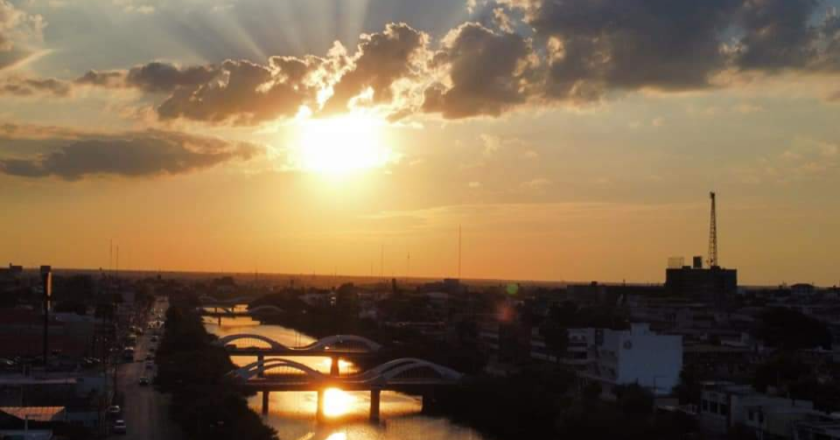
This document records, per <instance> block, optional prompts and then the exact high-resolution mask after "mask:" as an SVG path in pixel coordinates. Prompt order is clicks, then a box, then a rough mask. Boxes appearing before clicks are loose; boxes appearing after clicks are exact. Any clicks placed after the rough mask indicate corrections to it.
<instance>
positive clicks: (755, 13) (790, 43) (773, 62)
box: [736, 0, 819, 71]
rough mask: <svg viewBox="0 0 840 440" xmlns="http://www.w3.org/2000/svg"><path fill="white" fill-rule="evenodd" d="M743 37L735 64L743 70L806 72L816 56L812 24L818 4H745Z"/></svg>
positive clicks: (787, 0)
mask: <svg viewBox="0 0 840 440" xmlns="http://www.w3.org/2000/svg"><path fill="white" fill-rule="evenodd" d="M743 3H744V4H743V6H742V8H741V25H742V27H743V30H744V33H745V35H744V37H743V38H742V39H741V41H740V45H741V47H742V50H741V51H740V53H739V54H738V56H737V59H736V63H737V64H738V66H739V67H741V68H744V69H762V70H770V71H774V70H779V69H790V68H803V67H807V66H808V65H809V64H811V63H812V62H813V60H814V58H815V56H816V55H817V49H816V47H815V42H816V37H817V31H816V29H814V27H813V26H812V25H811V24H810V22H809V21H810V19H811V18H812V17H813V15H814V12H815V11H816V9H817V6H818V4H819V3H818V2H817V0H743Z"/></svg>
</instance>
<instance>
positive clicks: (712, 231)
mask: <svg viewBox="0 0 840 440" xmlns="http://www.w3.org/2000/svg"><path fill="white" fill-rule="evenodd" d="M709 197H710V198H711V199H712V213H711V219H710V220H709V267H717V266H719V265H720V263H719V261H718V243H717V212H716V211H717V207H716V206H715V205H716V204H717V203H716V202H717V201H716V194H715V193H714V192H711V193H709Z"/></svg>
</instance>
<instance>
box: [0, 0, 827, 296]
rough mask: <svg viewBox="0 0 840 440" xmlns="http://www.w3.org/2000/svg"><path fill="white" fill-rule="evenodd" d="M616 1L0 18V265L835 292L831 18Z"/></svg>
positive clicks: (145, 1)
mask: <svg viewBox="0 0 840 440" xmlns="http://www.w3.org/2000/svg"><path fill="white" fill-rule="evenodd" d="M622 1H624V3H622V2H621V1H619V0H605V1H602V2H595V3H592V2H586V0H576V1H572V2H565V3H562V4H560V3H551V2H547V1H544V0H529V1H524V2H522V1H510V0H507V1H490V0H487V1H477V2H467V1H464V0H429V3H428V4H427V3H425V2H422V3H423V4H422V5H420V2H416V1H414V0H388V1H386V0H347V1H343V2H341V1H339V0H311V1H308V2H306V3H305V4H300V3H299V2H297V3H296V2H293V1H291V0H278V1H271V2H269V1H268V0H237V1H232V0H230V1H228V0H218V1H216V0H212V1H211V0H168V1H156V0H125V1H120V2H112V1H110V0H91V1H90V2H83V3H82V2H80V3H79V4H76V3H69V2H68V3H63V2H47V1H41V0H34V1H28V2H16V1H9V0H0V262H3V261H8V262H13V263H17V264H25V265H28V266H34V265H39V264H52V265H54V266H58V267H77V268H98V267H107V265H108V261H109V243H110V242H113V243H115V244H116V245H119V246H120V249H121V266H122V267H124V268H130V269H147V270H157V269H166V270H200V271H242V272H252V271H254V270H259V271H261V272H282V273H307V274H309V273H323V274H327V273H333V272H335V271H337V272H339V273H342V274H348V275H369V274H370V273H371V266H373V272H374V274H377V275H378V274H380V272H384V274H385V275H388V276H391V275H405V274H406V273H407V272H409V273H410V274H411V275H414V276H434V277H440V276H455V275H456V274H457V267H458V264H457V243H458V232H457V231H458V228H459V226H460V227H462V228H463V276H464V277H470V278H504V279H540V280H558V281H560V280H578V281H588V280H603V281H622V280H627V281H628V282H661V281H663V278H664V268H665V265H666V262H667V259H668V257H671V256H684V257H686V258H689V257H691V256H692V255H703V254H705V253H706V249H707V238H708V222H709V218H708V192H709V191H710V190H715V191H717V192H718V194H719V211H720V219H719V228H720V248H721V251H720V257H721V262H722V264H723V265H724V266H728V267H735V268H738V269H739V270H740V280H741V281H742V283H746V284H777V283H782V282H788V283H794V282H814V283H818V284H822V285H834V284H837V283H838V279H839V278H840V274H838V273H837V264H836V255H835V252H834V250H835V249H837V248H838V246H840V228H838V226H840V220H838V219H840V216H838V215H839V214H840V212H838V211H840V208H838V203H837V190H836V188H838V187H840V186H838V184H840V178H839V177H838V176H839V175H840V174H838V164H840V132H838V129H837V124H836V121H837V118H838V116H840V106H838V99H839V98H840V90H838V87H837V84H838V82H837V77H838V73H840V63H838V62H837V60H840V25H838V24H839V23H840V16H838V13H837V10H836V7H837V2H836V1H834V0H831V1H824V2H821V3H818V4H817V5H816V6H813V5H811V4H810V3H809V2H801V3H802V4H799V3H796V4H793V3H791V4H787V3H785V2H779V1H767V2H747V1H733V2H720V3H721V4H720V5H718V4H717V3H704V4H700V3H696V4H695V3H685V4H682V3H681V4H679V5H678V6H675V7H673V8H670V9H668V10H662V11H658V10H656V11H655V10H651V9H650V8H654V9H655V2H654V3H651V2H648V1H645V0H622ZM724 4H725V5H724ZM569 5H571V6H569ZM782 6H786V7H789V8H792V9H784V8H782ZM566 7H576V8H577V9H576V10H577V11H578V15H577V17H578V18H579V21H574V20H573V19H570V18H569V17H570V15H569V14H568V13H567V12H568V11H565V10H564V9H563V8H566ZM630 11H634V14H629V13H630ZM626 14H629V15H626ZM587 17H588V18H587ZM791 17H793V18H791ZM637 18H638V19H640V20H642V19H644V20H642V21H641V22H640V23H644V25H641V24H640V23H637V22H635V21H634V20H636V19H637ZM762 20H763V21H762ZM610 23H621V26H611V25H610ZM673 23H681V26H679V27H675V26H673ZM80 28H84V29H86V32H85V33H79V32H77V30H78V29H80ZM722 29H727V31H722ZM668 33H670V35H669V34H668ZM617 41H624V42H633V43H634V44H625V45H617V44H609V42H617ZM383 247H384V249H385V257H386V258H385V267H384V270H383V268H381V267H380V250H381V249H382V248H383ZM409 254H410V255H411V258H410V263H409V262H408V261H407V259H408V255H409ZM409 266H410V268H409Z"/></svg>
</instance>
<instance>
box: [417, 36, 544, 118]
mask: <svg viewBox="0 0 840 440" xmlns="http://www.w3.org/2000/svg"><path fill="white" fill-rule="evenodd" d="M534 57H535V54H534V51H533V49H532V48H531V44H530V42H528V41H527V40H525V39H523V38H522V37H521V36H519V35H517V34H513V33H508V32H503V33H497V32H494V31H492V30H490V29H488V28H486V27H484V26H482V25H480V24H477V23H467V24H464V25H462V26H461V27H459V28H458V29H456V30H454V31H452V32H451V33H450V34H449V35H448V36H447V37H446V38H445V39H444V47H443V49H442V50H441V51H440V52H439V53H438V54H437V55H436V56H435V59H434V65H435V67H438V68H443V69H444V70H445V71H446V72H448V79H449V82H450V83H451V85H449V86H447V85H444V84H441V83H438V84H436V85H434V86H432V87H430V88H429V89H427V90H426V93H425V102H424V104H423V110H424V111H426V112H431V113H440V114H442V115H443V117H445V118H449V119H457V118H466V117H471V116H479V115H489V116H498V115H500V114H502V113H503V112H504V111H506V110H508V109H510V108H511V107H513V106H515V105H518V104H522V103H524V102H525V101H526V100H527V99H528V96H529V94H530V93H531V88H532V87H534V81H535V79H536V64H537V61H536V60H535V58H534Z"/></svg>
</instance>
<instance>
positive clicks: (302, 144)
mask: <svg viewBox="0 0 840 440" xmlns="http://www.w3.org/2000/svg"><path fill="white" fill-rule="evenodd" d="M383 126H384V122H383V121H382V120H380V119H377V118H375V117H371V116H366V115H348V116H342V117H336V118H329V119H314V118H305V119H301V120H299V121H298V124H297V139H296V140H295V162H296V164H297V166H298V167H300V168H302V169H304V170H307V171H311V172H315V173H319V174H326V175H338V176H340V175H347V174H351V173H356V172H360V171H364V170H369V169H372V168H379V167H383V166H385V165H386V164H388V163H389V162H391V161H393V159H394V156H393V153H392V152H391V150H390V149H389V148H387V147H386V146H385V145H384V142H383V139H382V137H383V136H382V131H383Z"/></svg>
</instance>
